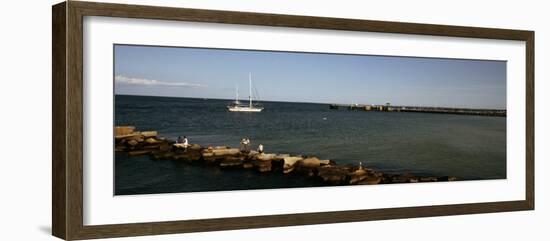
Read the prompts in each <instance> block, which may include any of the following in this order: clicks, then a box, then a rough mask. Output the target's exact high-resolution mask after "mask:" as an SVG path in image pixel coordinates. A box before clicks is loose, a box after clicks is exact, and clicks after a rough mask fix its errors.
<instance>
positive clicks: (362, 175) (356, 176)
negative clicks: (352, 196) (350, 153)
mask: <svg viewBox="0 0 550 241" xmlns="http://www.w3.org/2000/svg"><path fill="white" fill-rule="evenodd" d="M367 177H368V172H367V170H365V169H363V168H359V169H357V170H356V171H354V172H352V173H350V174H349V184H352V185H353V184H358V183H359V182H361V181H363V180H365V179H367Z"/></svg>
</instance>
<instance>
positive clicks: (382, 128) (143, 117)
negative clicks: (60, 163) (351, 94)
mask: <svg viewBox="0 0 550 241" xmlns="http://www.w3.org/2000/svg"><path fill="white" fill-rule="evenodd" d="M229 102H230V101H229V100H208V99H192V98H171V97H146V96H121V95H117V96H115V124H116V125H134V126H136V127H137V128H138V129H139V130H157V131H159V134H160V135H161V136H163V137H167V138H170V139H174V140H175V139H176V138H177V136H183V135H185V136H187V137H188V139H189V141H190V143H198V144H200V145H202V146H210V145H211V146H217V145H227V146H233V147H238V146H239V142H240V140H241V139H242V138H244V137H248V138H249V139H250V140H251V141H252V146H253V147H256V146H257V145H258V144H260V143H261V144H263V145H264V150H265V151H266V152H268V153H288V154H293V155H311V156H317V157H319V158H321V159H330V160H333V161H335V162H337V163H343V164H344V163H351V164H358V163H359V162H362V163H363V165H364V166H366V167H369V168H374V169H376V170H381V171H385V172H399V173H411V174H415V175H433V176H456V177H458V178H459V179H460V180H483V179H503V178H506V118H504V117H486V116H467V115H450V114H429V113H405V112H365V111H350V110H347V109H346V110H331V109H329V107H328V105H327V104H311V103H287V102H263V103H262V104H263V106H264V107H265V109H264V111H262V112H261V113H234V112H228V111H227V110H226V105H227V104H228V103H229ZM318 185H319V184H318V183H317V182H315V181H312V180H309V179H307V178H300V177H293V178H287V177H285V176H283V175H282V174H276V173H269V174H258V173H256V172H254V171H248V170H223V171H220V170H219V169H218V168H217V167H203V166H190V165H186V164H182V163H179V162H176V161H152V160H150V159H149V158H148V157H147V156H140V157H127V156H125V155H123V154H117V155H115V194H116V195H125V194H145V193H170V192H196V191H221V190H243V189H264V188H286V187H310V186H318Z"/></svg>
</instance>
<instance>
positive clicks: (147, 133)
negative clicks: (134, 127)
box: [140, 131, 158, 138]
mask: <svg viewBox="0 0 550 241" xmlns="http://www.w3.org/2000/svg"><path fill="white" fill-rule="evenodd" d="M140 133H141V135H142V136H143V138H150V137H156V136H157V135H158V132H157V131H142V132H140Z"/></svg>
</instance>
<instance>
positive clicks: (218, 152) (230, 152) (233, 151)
mask: <svg viewBox="0 0 550 241" xmlns="http://www.w3.org/2000/svg"><path fill="white" fill-rule="evenodd" d="M212 154H214V156H218V157H221V156H235V155H239V154H241V151H240V150H239V149H237V148H230V149H214V150H212Z"/></svg>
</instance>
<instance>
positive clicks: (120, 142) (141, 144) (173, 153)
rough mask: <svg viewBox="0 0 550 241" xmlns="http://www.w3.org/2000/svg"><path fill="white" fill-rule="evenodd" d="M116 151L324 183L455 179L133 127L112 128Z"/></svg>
mask: <svg viewBox="0 0 550 241" xmlns="http://www.w3.org/2000/svg"><path fill="white" fill-rule="evenodd" d="M114 140H115V151H116V152H120V153H125V154H127V155H128V156H129V157H132V156H143V155H147V156H149V159H151V160H152V161H162V160H170V161H180V162H183V163H186V164H189V165H198V166H201V165H203V166H205V165H208V166H217V167H219V168H220V170H224V169H242V170H255V171H256V172H257V173H258V174H259V175H261V174H262V173H268V172H277V173H282V174H284V175H285V176H288V177H289V178H292V176H294V175H299V176H302V177H307V178H311V179H314V180H316V181H318V182H319V183H320V184H322V185H324V186H336V185H372V184H392V183H418V182H440V181H456V180H458V179H457V178H456V177H454V176H440V177H435V176H414V175H411V174H409V173H394V172H392V173H391V174H390V173H388V172H386V173H384V172H381V171H377V170H374V169H371V168H368V167H364V166H362V165H353V164H345V165H344V164H338V163H336V162H334V161H332V160H321V159H319V158H317V157H315V156H303V155H290V154H281V153H258V152H257V151H253V150H251V151H242V150H240V149H239V148H234V147H230V146H216V147H202V146H201V145H199V144H190V145H189V146H188V148H187V149H183V148H178V147H175V146H174V145H173V144H174V143H175V141H172V140H168V139H166V138H163V137H160V135H159V133H158V132H157V131H136V128H135V127H134V126H116V127H115V137H114Z"/></svg>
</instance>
